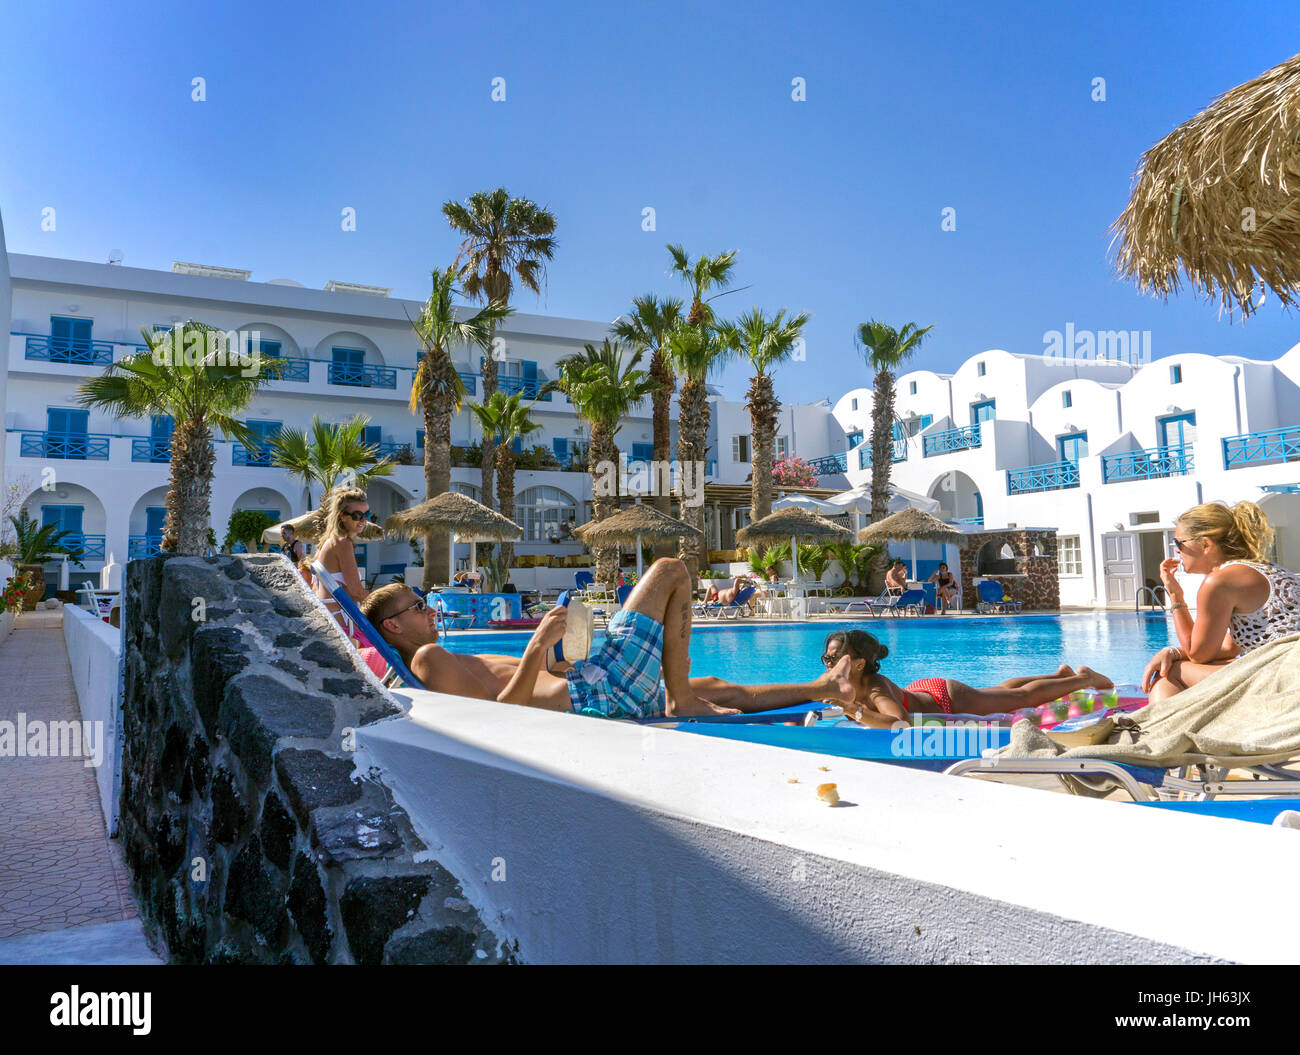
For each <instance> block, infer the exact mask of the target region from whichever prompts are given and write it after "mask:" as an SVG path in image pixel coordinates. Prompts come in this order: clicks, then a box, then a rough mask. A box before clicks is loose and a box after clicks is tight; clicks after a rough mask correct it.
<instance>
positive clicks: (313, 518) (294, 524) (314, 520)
mask: <svg viewBox="0 0 1300 1055" xmlns="http://www.w3.org/2000/svg"><path fill="white" fill-rule="evenodd" d="M286 527H291V528H293V530H294V534H296V535H297V536H298V538H299V539H301V540H302V541H303V542H319V541H320V533H321V531H322V530H323V529H324V527H325V521H324V518H323V516H322V515H321V511H320V510H319V509H312V510H309V511H308V512H306V513H299V514H298V515H297V516H296V517H291V518H290V519H288V520H282V521H280V523H278V524H274V525H272V526H271V527H269V528H267V529H266V530H265V531H263V532H262V541H263V542H268V543H271V544H272V545H276V546H278V545H279V544H280V543H281V542H282V541H283V539H282V537H281V535H280V529H281V528H286ZM358 537H359V538H360V539H361V541H362V542H378V541H379V540H380V539H382V538H383V537H384V529H383V528H381V527H380V526H379V525H378V524H375V523H367V524H366V526H365V527H363V528H362V529H361V532H360V534H359V535H358Z"/></svg>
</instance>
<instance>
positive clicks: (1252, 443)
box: [1223, 425, 1300, 469]
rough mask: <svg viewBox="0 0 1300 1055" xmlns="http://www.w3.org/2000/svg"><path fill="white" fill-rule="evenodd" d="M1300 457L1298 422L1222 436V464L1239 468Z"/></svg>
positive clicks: (1299, 429) (1226, 467) (1288, 460)
mask: <svg viewBox="0 0 1300 1055" xmlns="http://www.w3.org/2000/svg"><path fill="white" fill-rule="evenodd" d="M1298 458H1300V425H1292V426H1291V427H1290V428H1285V429H1268V430H1266V431H1264V432H1247V433H1245V434H1244V435H1241V436H1225V437H1224V439H1223V467H1224V468H1225V469H1240V468H1241V467H1242V466H1243V465H1262V464H1264V463H1265V462H1278V461H1283V462H1291V461H1295V460H1296V459H1298Z"/></svg>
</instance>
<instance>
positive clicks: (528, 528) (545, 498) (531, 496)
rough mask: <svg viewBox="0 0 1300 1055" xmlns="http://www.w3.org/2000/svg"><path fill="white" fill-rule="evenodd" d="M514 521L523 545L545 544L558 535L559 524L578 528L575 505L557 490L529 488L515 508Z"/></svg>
mask: <svg viewBox="0 0 1300 1055" xmlns="http://www.w3.org/2000/svg"><path fill="white" fill-rule="evenodd" d="M515 521H516V523H518V524H519V525H520V526H521V527H522V528H523V529H524V538H523V541H525V542H545V541H547V540H548V538H549V537H550V536H551V535H559V534H560V525H561V524H575V525H576V524H577V522H578V503H577V502H576V501H575V499H574V497H573V496H572V495H571V494H567V493H566V492H564V491H561V490H560V489H559V488H558V487H530V488H528V490H526V491H525V492H524V493H523V494H521V495H520V496H519V500H518V502H517V503H516V504H515Z"/></svg>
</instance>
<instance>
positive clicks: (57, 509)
mask: <svg viewBox="0 0 1300 1055" xmlns="http://www.w3.org/2000/svg"><path fill="white" fill-rule="evenodd" d="M85 512H86V509H85V507H84V506H45V507H44V508H43V509H42V510H41V527H48V526H49V525H50V524H53V525H54V530H55V531H68V532H71V533H72V534H73V535H76V536H78V538H77V539H68V540H65V544H66V543H67V542H79V541H80V536H81V534H82V531H81V521H82V517H83V516H84V515H85Z"/></svg>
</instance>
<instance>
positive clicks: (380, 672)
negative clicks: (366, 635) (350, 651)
mask: <svg viewBox="0 0 1300 1055" xmlns="http://www.w3.org/2000/svg"><path fill="white" fill-rule="evenodd" d="M361 658H362V659H364V660H365V661H366V666H368V667H369V668H370V669H371V670H373V671H374V672H375V677H377V678H382V677H383V676H384V675H385V674H387V673H388V664H387V663H386V662H385V661H384V657H383V656H381V655H380V654H379V652H378V650H377V649H375V648H373V647H371V646H370V645H368V644H367V645H365V646H364V647H363V648H362V649H361Z"/></svg>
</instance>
